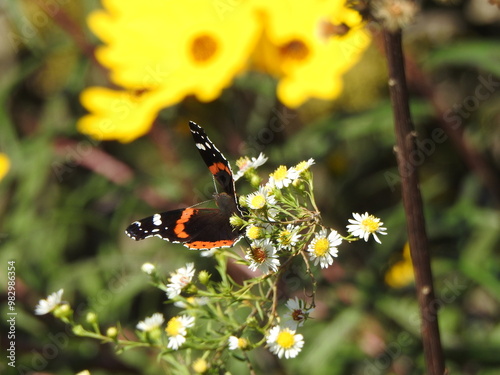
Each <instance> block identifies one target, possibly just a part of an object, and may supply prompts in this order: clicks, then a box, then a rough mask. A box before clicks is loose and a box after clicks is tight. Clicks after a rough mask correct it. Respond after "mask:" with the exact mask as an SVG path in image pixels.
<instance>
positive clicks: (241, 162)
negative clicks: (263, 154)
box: [236, 156, 250, 169]
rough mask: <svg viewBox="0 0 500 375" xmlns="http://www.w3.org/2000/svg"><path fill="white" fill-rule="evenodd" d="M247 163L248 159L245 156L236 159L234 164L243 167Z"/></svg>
mask: <svg viewBox="0 0 500 375" xmlns="http://www.w3.org/2000/svg"><path fill="white" fill-rule="evenodd" d="M248 163H250V159H249V158H248V157H246V156H244V157H241V158H239V159H238V160H236V165H237V166H238V168H239V169H243V168H245V167H246V166H247V165H248Z"/></svg>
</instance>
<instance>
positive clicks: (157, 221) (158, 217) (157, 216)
mask: <svg viewBox="0 0 500 375" xmlns="http://www.w3.org/2000/svg"><path fill="white" fill-rule="evenodd" d="M153 224H154V225H156V226H157V227H159V226H160V225H161V215H160V214H154V216H153Z"/></svg>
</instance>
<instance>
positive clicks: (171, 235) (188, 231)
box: [125, 121, 242, 249]
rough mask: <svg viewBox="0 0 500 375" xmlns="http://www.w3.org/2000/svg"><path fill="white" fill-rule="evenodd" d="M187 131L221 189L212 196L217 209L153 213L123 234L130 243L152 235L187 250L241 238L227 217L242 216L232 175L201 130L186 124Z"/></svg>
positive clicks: (221, 244) (223, 243) (227, 244)
mask: <svg viewBox="0 0 500 375" xmlns="http://www.w3.org/2000/svg"><path fill="white" fill-rule="evenodd" d="M189 128H190V129H191V133H192V135H193V138H194V142H195V144H196V147H197V148H198V151H199V152H200V155H201V157H202V158H203V160H204V161H205V164H206V165H207V166H208V169H209V170H210V172H211V173H212V175H213V176H214V179H215V180H216V181H217V183H219V184H220V185H221V186H222V188H223V192H222V193H220V194H214V197H215V202H216V203H217V207H218V208H193V207H188V208H184V209H180V210H173V211H167V212H162V213H159V214H154V215H153V216H151V217H147V218H145V219H142V220H139V221H135V222H133V223H132V224H130V226H129V227H128V228H127V229H126V231H125V233H126V234H127V235H128V236H129V237H130V238H132V239H134V240H143V239H145V238H148V237H152V236H156V237H160V238H161V239H163V240H166V241H170V242H175V243H182V244H183V245H184V246H186V247H188V248H190V249H213V248H218V247H229V246H233V245H234V244H235V243H236V242H237V241H238V240H239V239H240V238H241V237H242V234H241V232H240V231H239V230H237V229H235V228H233V227H232V226H231V224H230V223H229V218H230V217H231V216H233V215H238V216H241V214H242V211H241V207H240V205H239V204H238V201H237V198H236V193H235V190H234V179H233V172H232V171H231V167H230V166H229V163H228V161H227V160H226V158H225V157H224V156H223V155H222V153H221V152H220V151H219V150H218V149H217V147H215V145H214V144H213V143H212V141H211V140H210V139H209V138H208V137H207V135H206V134H205V131H204V130H203V128H202V127H201V126H199V125H197V124H195V123H194V122H192V121H190V122H189Z"/></svg>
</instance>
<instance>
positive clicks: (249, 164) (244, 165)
mask: <svg viewBox="0 0 500 375" xmlns="http://www.w3.org/2000/svg"><path fill="white" fill-rule="evenodd" d="M266 161H267V157H266V156H265V155H264V154H263V153H262V152H261V153H260V154H259V156H258V157H257V158H255V157H252V159H251V160H250V159H249V158H248V156H244V157H242V158H239V159H238V160H237V161H236V165H237V166H238V168H239V169H240V170H239V171H238V172H236V174H235V175H234V181H238V180H239V179H240V178H241V177H242V176H243V175H244V174H245V173H246V172H247V171H248V170H250V169H251V168H254V169H255V168H258V167H260V166H261V165H263V164H264V163H265V162H266Z"/></svg>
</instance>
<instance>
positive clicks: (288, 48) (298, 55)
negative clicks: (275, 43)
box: [280, 39, 309, 62]
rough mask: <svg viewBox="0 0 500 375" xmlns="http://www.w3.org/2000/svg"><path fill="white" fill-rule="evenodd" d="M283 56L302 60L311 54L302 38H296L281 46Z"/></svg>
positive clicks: (292, 59)
mask: <svg viewBox="0 0 500 375" xmlns="http://www.w3.org/2000/svg"><path fill="white" fill-rule="evenodd" d="M280 55H281V57H282V58H284V59H286V60H290V61H297V62H301V61H303V60H305V59H306V58H307V56H308V55H309V48H308V47H307V46H306V45H305V44H304V42H302V41H301V40H297V39H294V40H292V41H290V42H288V43H286V44H284V45H282V46H281V47H280Z"/></svg>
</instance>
